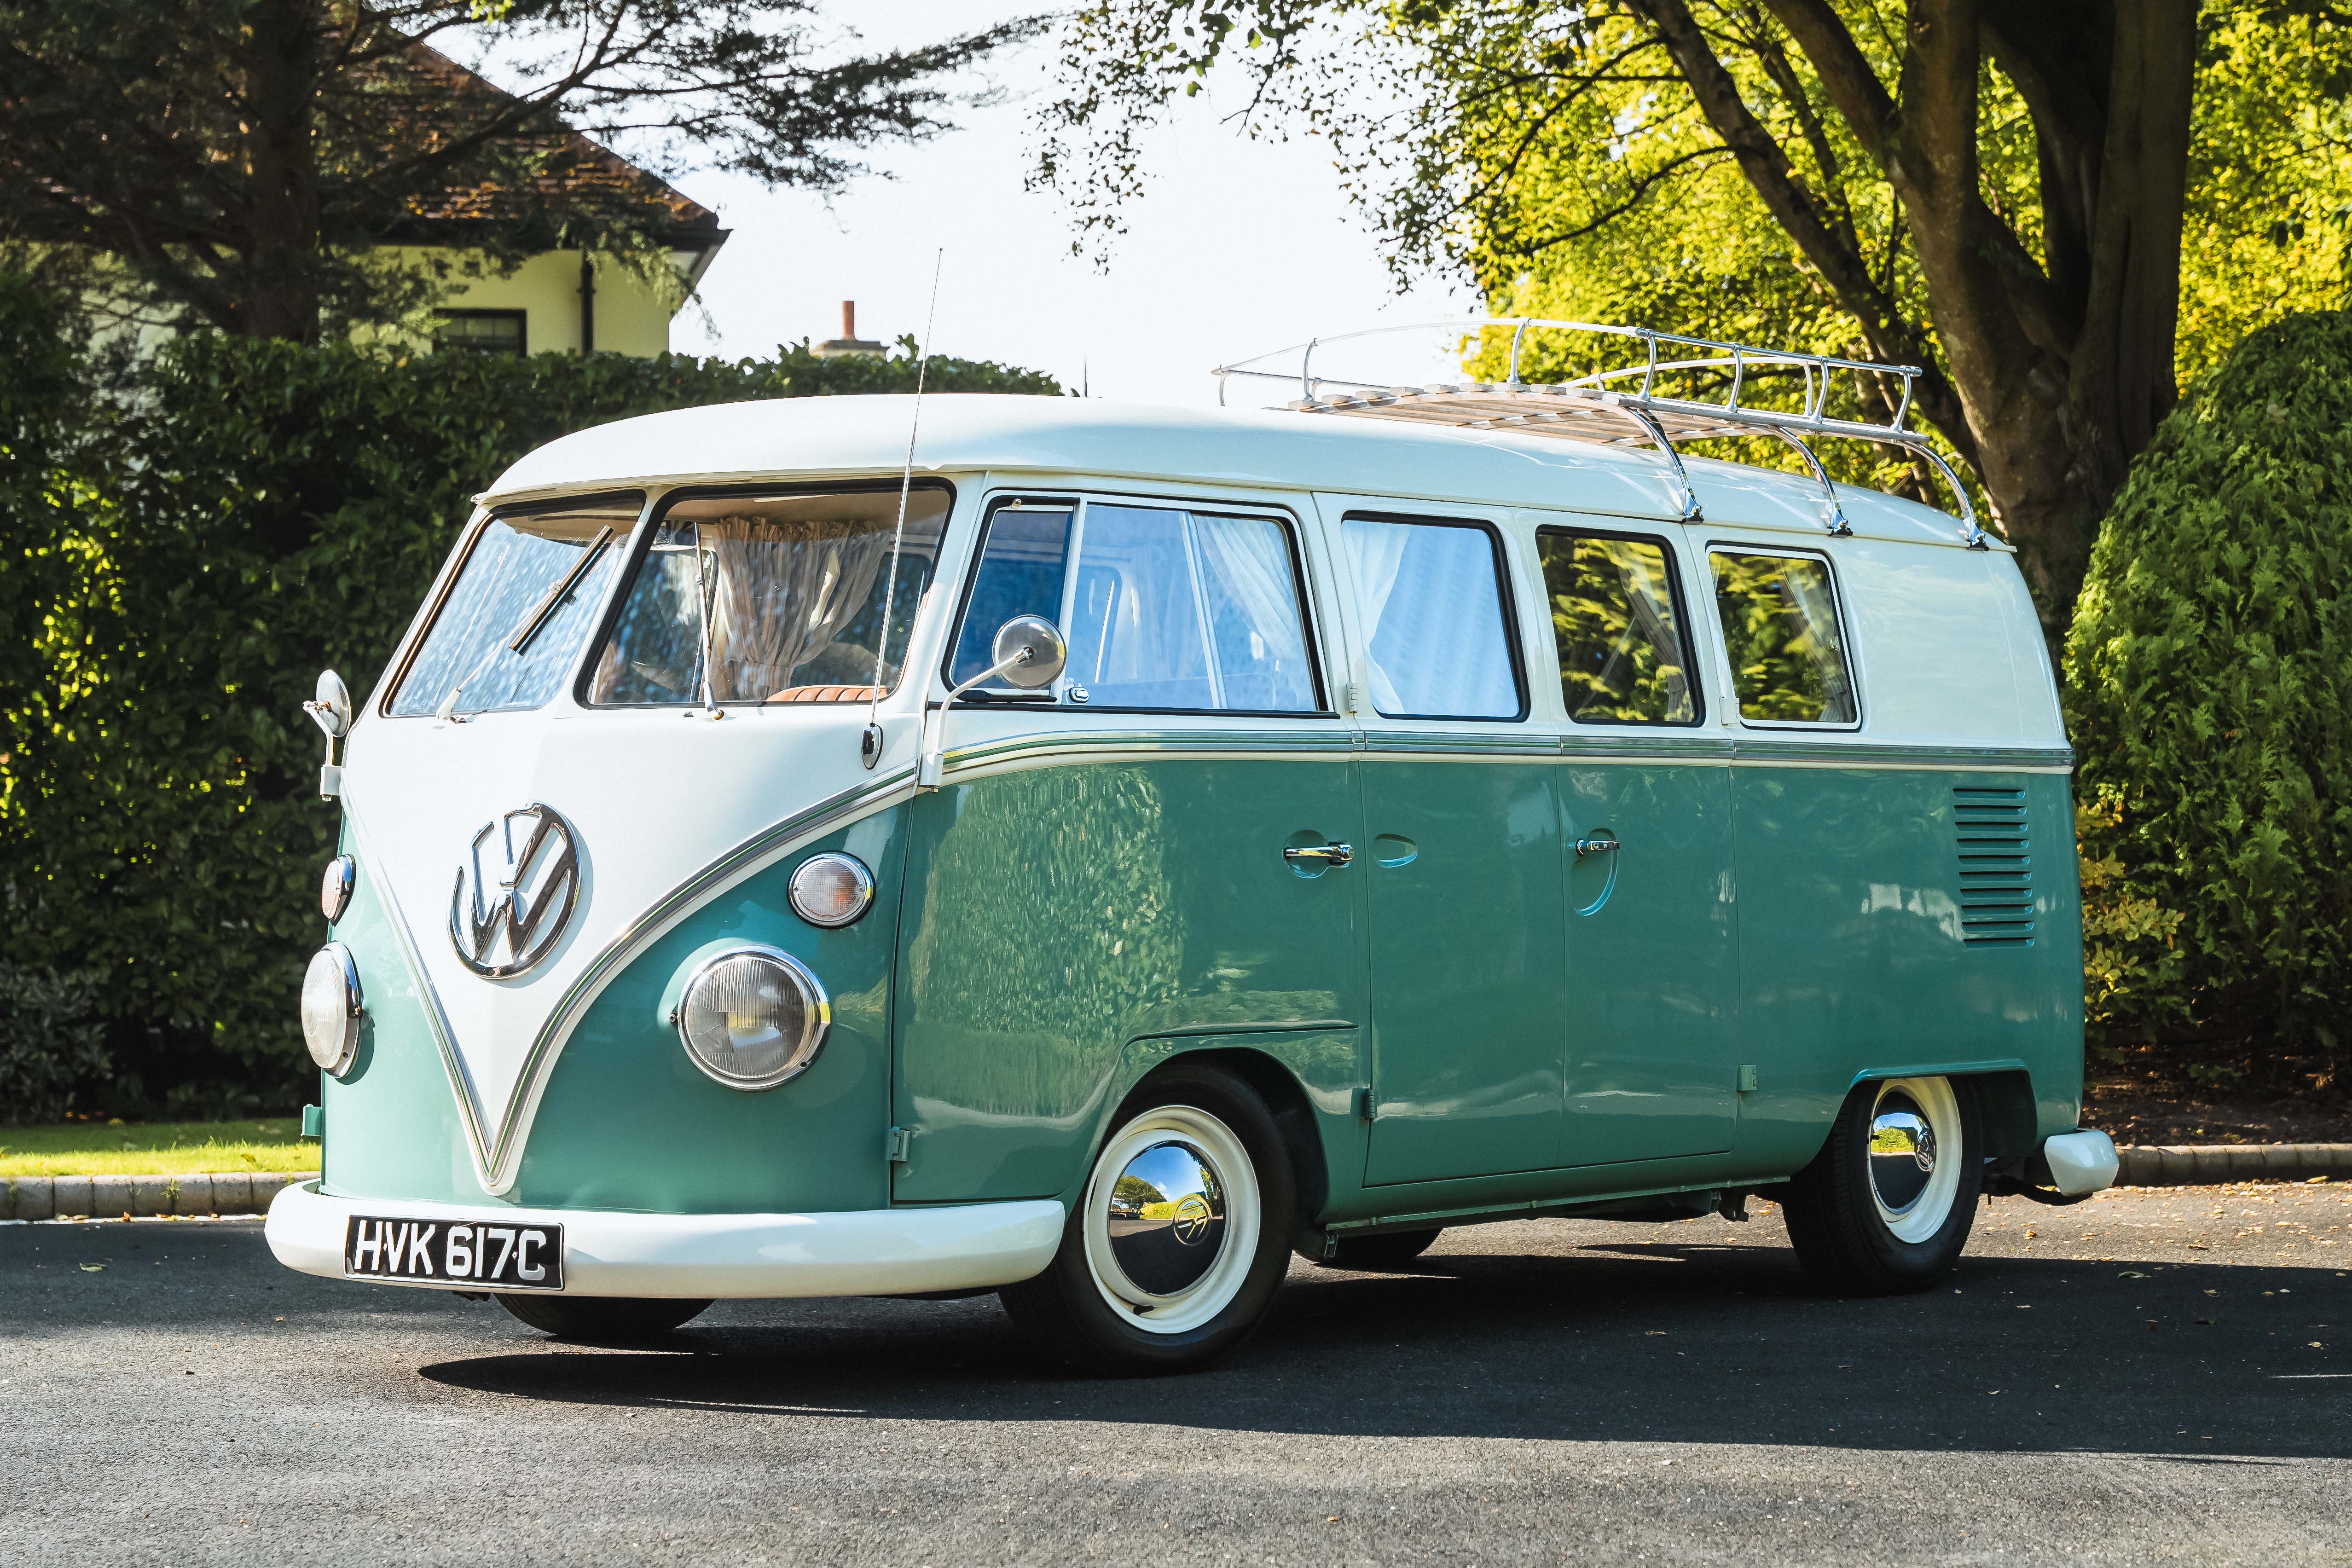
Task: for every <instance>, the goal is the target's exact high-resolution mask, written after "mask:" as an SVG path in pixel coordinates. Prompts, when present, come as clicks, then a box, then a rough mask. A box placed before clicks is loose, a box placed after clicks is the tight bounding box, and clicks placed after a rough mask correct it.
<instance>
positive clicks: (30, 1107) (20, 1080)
mask: <svg viewBox="0 0 2352 1568" xmlns="http://www.w3.org/2000/svg"><path fill="white" fill-rule="evenodd" d="M111 1076H113V1067H112V1063H111V1061H110V1060H109V1058H108V1055H107V1051H106V1026H105V1025H103V1024H102V1023H100V1021H99V1019H98V983H97V981H96V979H95V978H94V977H91V976H89V975H67V976H59V975H56V974H52V973H50V972H49V971H47V970H45V969H32V968H26V967H24V966H22V965H18V964H0V1122H5V1123H9V1124H21V1123H26V1122H58V1121H63V1120H64V1119H65V1114H66V1113H67V1112H68V1111H70V1110H72V1109H73V1108H74V1106H75V1104H76V1103H77V1101H78V1100H79V1098H80V1096H81V1094H82V1093H83V1092H87V1091H88V1090H89V1089H90V1088H91V1087H92V1086H93V1085H94V1084H96V1083H97V1082H100V1081H102V1080H104V1079H107V1078H110V1077H111Z"/></svg>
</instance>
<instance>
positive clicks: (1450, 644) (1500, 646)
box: [1340, 517, 1527, 719]
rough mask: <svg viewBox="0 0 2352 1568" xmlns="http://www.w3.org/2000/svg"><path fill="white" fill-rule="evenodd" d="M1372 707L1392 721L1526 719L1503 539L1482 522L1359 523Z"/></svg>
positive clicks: (1347, 527)
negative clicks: (1505, 582) (1513, 650)
mask: <svg viewBox="0 0 2352 1568" xmlns="http://www.w3.org/2000/svg"><path fill="white" fill-rule="evenodd" d="M1340 533H1341V535H1342V536H1343V537H1344V538H1345V539H1346V541H1347V546H1348V561H1349V566H1350V567H1351V568H1352V569H1353V570H1354V571H1355V574H1356V595H1357V599H1358V601H1359V602H1360V604H1361V605H1362V606H1363V612H1364V643H1365V651H1366V653H1369V654H1370V664H1371V677H1372V678H1371V686H1372V691H1371V697H1372V706H1373V707H1374V708H1376V709H1377V710H1379V711H1380V712H1381V714H1382V715H1384V716H1388V717H1390V718H1506V719H1516V718H1520V717H1523V716H1525V715H1526V712H1527V704H1526V702H1525V700H1524V699H1523V698H1522V696H1521V695H1520V691H1519V679H1518V670H1517V663H1516V661H1515V660H1514V659H1513V658H1512V654H1511V633H1510V621H1509V608H1508V605H1507V601H1505V599H1504V597H1503V580H1502V572H1501V570H1500V568H1501V561H1500V558H1499V555H1498V553H1497V551H1496V542H1495V536H1494V535H1493V534H1492V533H1490V532H1488V531H1487V529H1486V528H1485V527H1484V526H1483V525H1481V524H1477V523H1437V522H1401V521H1396V520H1393V519H1390V518H1381V517H1349V518H1348V519H1347V520H1346V521H1345V522H1344V523H1343V524H1342V525H1341V526H1340Z"/></svg>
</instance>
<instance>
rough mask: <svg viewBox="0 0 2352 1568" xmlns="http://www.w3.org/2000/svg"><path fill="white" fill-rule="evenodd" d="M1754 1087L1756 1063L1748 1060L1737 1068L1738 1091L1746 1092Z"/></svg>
mask: <svg viewBox="0 0 2352 1568" xmlns="http://www.w3.org/2000/svg"><path fill="white" fill-rule="evenodd" d="M1755 1087H1756V1064H1755V1063H1754V1062H1748V1063H1746V1064H1744V1065H1743V1066H1741V1068H1740V1069H1739V1092H1741V1093H1742V1094H1746V1093H1748V1092H1751V1091H1753V1090H1754V1089H1755Z"/></svg>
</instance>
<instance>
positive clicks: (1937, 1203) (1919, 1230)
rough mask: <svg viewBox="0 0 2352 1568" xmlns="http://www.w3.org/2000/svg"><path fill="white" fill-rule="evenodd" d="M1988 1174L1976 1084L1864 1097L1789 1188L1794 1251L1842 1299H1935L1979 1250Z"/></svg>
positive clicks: (1866, 1089) (1844, 1111)
mask: <svg viewBox="0 0 2352 1568" xmlns="http://www.w3.org/2000/svg"><path fill="white" fill-rule="evenodd" d="M1983 1168H1984V1154H1983V1145H1982V1139H1981V1136H1980V1134H1979V1131H1978V1125H1977V1100H1976V1087H1975V1085H1974V1084H1972V1083H1970V1082H1969V1081H1968V1080H1967V1079H1965V1078H1962V1079H1952V1078H1890V1079H1886V1080H1884V1081H1882V1082H1872V1083H1864V1084H1860V1085H1857V1086H1856V1087H1855V1089H1854V1091H1853V1093H1851V1094H1849V1095H1847V1096H1846V1102H1845V1104H1844V1105H1843V1107H1842V1108H1841V1109H1840V1110H1839V1112H1838V1117H1837V1121H1836V1122H1835V1123H1834V1124H1832V1126H1831V1128H1830V1136H1829V1142H1827V1143H1826V1144H1824V1145H1822V1152H1821V1153H1820V1154H1819V1155H1816V1156H1814V1159H1813V1163H1812V1164H1811V1165H1809V1166H1806V1167H1805V1168H1804V1169H1803V1170H1801V1171H1799V1172H1798V1173H1797V1174H1796V1176H1794V1177H1792V1178H1791V1179H1790V1183H1789V1186H1788V1187H1787V1189H1786V1194H1785V1197H1783V1199H1782V1212H1783V1213H1784V1215H1785V1216H1786V1217H1787V1219H1788V1224H1789V1239H1790V1241H1791V1242H1792V1243H1794V1244H1795V1246H1796V1249H1797V1257H1798V1260H1800V1261H1801V1262H1802V1263H1803V1264H1804V1266H1805V1271H1806V1272H1807V1273H1809V1274H1811V1276H1812V1277H1813V1278H1814V1279H1815V1280H1816V1281H1819V1282H1820V1283H1822V1285H1825V1286H1827V1287H1828V1288H1829V1289H1831V1290H1832V1291H1837V1292H1838V1293H1840V1294H1841V1295H1848V1296H1886V1295H1895V1294H1898V1293H1900V1292H1902V1291H1924V1290H1926V1289H1927V1287H1929V1286H1930V1285H1933V1284H1934V1283H1935V1282H1936V1281H1937V1280H1939V1279H1941V1278H1943V1276H1944V1275H1945V1274H1946V1273H1948V1271H1949V1270H1951V1267H1952V1265H1953V1264H1954V1263H1956V1262H1958V1261H1959V1257H1960V1249H1962V1248H1963V1247H1966V1246H1967V1245H1968V1241H1969V1227H1970V1226H1971V1225H1973V1224H1974V1223H1975V1222H1976V1205H1977V1197H1978V1194H1979V1191H1980V1189H1981V1181H1982V1176H1983Z"/></svg>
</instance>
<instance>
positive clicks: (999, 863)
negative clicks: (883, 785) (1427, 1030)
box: [894, 758, 1370, 1200]
mask: <svg viewBox="0 0 2352 1568" xmlns="http://www.w3.org/2000/svg"><path fill="white" fill-rule="evenodd" d="M1353 768H1354V764H1353V763H1351V762H1348V761H1332V762H1322V761H1292V760H1286V759H1252V760H1231V759H1220V760H1208V759H1194V758H1180V759H1170V760H1154V761H1150V762H1137V763H1130V764H1103V763H1095V764H1089V765H1087V766H1084V767H1060V768H1030V769H1025V770H1022V771H1017V772H1008V773H1003V774H999V775H996V776H993V777H990V778H984V779H976V780H973V781H971V782H969V783H964V784H957V785H951V786H950V788H949V789H944V790H942V791H940V793H938V794H936V795H927V796H924V797H921V798H919V800H918V801H917V802H916V805H915V807H914V810H915V812H916V816H917V823H918V828H917V834H916V844H915V849H914V852H913V859H912V861H911V862H910V868H909V886H908V898H909V904H908V912H907V919H906V922H905V929H904V933H903V936H902V942H903V959H902V967H901V998H900V1007H901V1016H900V1020H899V1031H900V1032H899V1042H898V1052H899V1058H898V1061H899V1069H898V1097H899V1120H900V1124H902V1125H906V1126H908V1127H910V1128H911V1129H912V1130H913V1131H914V1132H915V1134H916V1138H915V1145H914V1157H913V1158H912V1159H911V1160H910V1161H909V1162H908V1166H906V1167H905V1168H903V1169H901V1170H900V1171H899V1173H898V1178H897V1182H896V1186H895V1188H894V1191H895V1194H896V1196H898V1197H899V1198H901V1199H916V1200H923V1199H929V1198H950V1197H954V1198H971V1197H1038V1196H1050V1195H1055V1194H1058V1193H1060V1192H1061V1191H1062V1190H1063V1189H1064V1188H1065V1187H1066V1186H1069V1185H1070V1184H1071V1183H1072V1182H1074V1181H1075V1180H1076V1172H1077V1171H1078V1170H1079V1168H1080V1167H1081V1166H1083V1160H1084V1154H1085V1145H1086V1142H1087V1138H1089V1137H1090V1136H1091V1134H1092V1132H1093V1128H1094V1123H1095V1121H1096V1120H1097V1119H1098V1118H1099V1116H1100V1115H1102V1114H1105V1113H1107V1108H1106V1107H1104V1106H1103V1104H1102V1103H1101V1102H1102V1098H1103V1096H1104V1095H1106V1094H1107V1093H1108V1092H1109V1091H1108V1083H1109V1082H1110V1080H1111V1077H1112V1075H1113V1074H1114V1072H1115V1071H1117V1070H1118V1063H1119V1061H1120V1059H1121V1053H1122V1052H1123V1051H1124V1050H1125V1048H1126V1047H1127V1044H1128V1042H1129V1041H1130V1040H1135V1039H1137V1038H1138V1037H1139V1036H1146V1035H1162V1034H1171V1035H1172V1034H1180V1033H1187V1032H1192V1031H1213V1030H1219V1029H1226V1028H1234V1027H1239V1026H1250V1025H1257V1026H1264V1025H1267V1024H1277V1025H1278V1024H1284V1023H1310V1022H1311V1023H1322V1024H1325V1025H1327V1026H1328V1024H1329V1023H1331V1022H1332V1021H1334V1020H1345V1021H1348V1022H1350V1023H1352V1022H1354V1021H1355V1020H1356V1019H1360V1017H1361V1008H1362V1005H1363V998H1362V990H1361V978H1360V976H1361V967H1362V966H1361V957H1360V953H1359V950H1358V944H1359V942H1360V926H1359V925H1358V924H1357V899H1358V897H1359V896H1360V894H1359V893H1358V887H1359V881H1358V879H1359V878H1360V875H1361V873H1362V872H1363V871H1364V870H1367V869H1370V868H1365V867H1349V868H1347V869H1344V870H1339V871H1333V872H1329V873H1325V874H1323V875H1320V876H1316V877H1301V876H1298V875H1296V874H1294V873H1293V871H1292V869H1291V867H1290V865H1289V864H1288V863H1286V862H1285V861H1284V860H1283V859H1282V848H1283V846H1284V845H1285V844H1286V843H1291V842H1297V841H1312V842H1318V843H1343V842H1355V841H1359V834H1360V827H1361V815H1360V810H1359V808H1358V807H1357V804H1356V800H1355V798H1354V789H1353V788H1352V783H1353V780H1352V773H1353Z"/></svg>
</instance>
